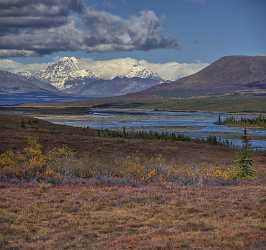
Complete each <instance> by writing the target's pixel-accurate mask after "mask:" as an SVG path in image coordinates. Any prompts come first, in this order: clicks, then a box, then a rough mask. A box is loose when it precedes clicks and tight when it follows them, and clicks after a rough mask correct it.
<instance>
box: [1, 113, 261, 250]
mask: <svg viewBox="0 0 266 250" xmlns="http://www.w3.org/2000/svg"><path fill="white" fill-rule="evenodd" d="M105 132H106V131H105ZM105 132H104V133H105ZM120 133H127V131H122V132H120ZM118 135H119V134H118ZM131 136H132V134H127V135H126V136H117V135H116V136H114V135H109V134H108V135H106V134H104V135H102V134H99V132H97V131H95V130H91V129H83V128H71V127H67V126H59V125H53V124H50V123H48V122H45V121H41V120H37V119H32V118H30V117H20V116H0V176H1V177H0V192H1V195H0V249H103V250H104V249H108V250H113V249H114V250H119V249H241V250H242V249H263V248H264V246H265V242H266V237H265V230H266V220H265V218H266V214H265V211H266V200H265V197H266V188H265V183H266V166H265V162H266V155H265V153H258V152H255V153H253V154H252V155H250V152H249V149H248V147H247V148H244V149H243V150H242V151H241V152H239V151H235V150H232V149H230V148H226V147H224V146H221V145H213V144H209V143H201V142H195V141H189V140H181V139H180V140H171V139H170V138H169V139H166V140H164V139H159V140H158V139H155V138H150V137H147V138H143V135H142V136H139V137H138V138H130V137H131ZM145 136H146V135H145ZM145 136H144V137H145ZM150 136H151V135H150ZM152 136H154V135H152ZM36 138H38V139H36ZM243 139H245V138H243ZM255 168H256V172H254V171H253V170H255ZM250 170H252V171H251V172H250ZM240 173H241V175H240ZM243 173H245V175H242V174H243ZM58 184H59V185H58Z"/></svg>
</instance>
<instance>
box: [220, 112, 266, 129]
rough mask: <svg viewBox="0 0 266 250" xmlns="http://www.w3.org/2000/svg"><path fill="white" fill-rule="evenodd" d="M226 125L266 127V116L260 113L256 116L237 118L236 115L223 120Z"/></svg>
mask: <svg viewBox="0 0 266 250" xmlns="http://www.w3.org/2000/svg"><path fill="white" fill-rule="evenodd" d="M223 124H224V125H229V126H237V127H259V128H266V116H263V115H259V116H258V117H256V118H243V117H242V118H240V119H239V118H236V117H234V116H231V117H228V118H226V119H225V120H223Z"/></svg>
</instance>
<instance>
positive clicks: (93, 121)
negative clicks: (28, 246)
mask: <svg viewBox="0 0 266 250" xmlns="http://www.w3.org/2000/svg"><path fill="white" fill-rule="evenodd" d="M232 115H234V116H238V117H249V118H251V117H255V116H256V115H254V114H229V113H215V112H167V111H150V110H137V111H136V110H134V111H132V110H124V109H123V110H120V109H92V110H88V112H87V113H86V114H83V115H45V116H44V115H43V116H38V117H37V118H40V119H44V120H47V121H50V122H52V123H55V124H64V125H69V126H76V127H89V128H94V129H115V130H117V129H122V128H126V129H128V130H145V131H157V132H174V133H177V134H183V135H186V136H189V137H192V138H207V137H208V136H217V137H218V138H219V139H220V140H221V141H223V140H227V141H228V142H230V143H232V145H234V146H236V147H240V146H241V145H242V141H241V136H242V135H243V129H241V128H237V127H228V126H224V125H217V124H216V122H217V120H218V118H219V116H221V118H222V119H224V118H226V117H229V116H232ZM248 135H249V136H250V138H251V139H250V144H251V146H252V148H253V149H254V150H266V129H259V128H250V129H248Z"/></svg>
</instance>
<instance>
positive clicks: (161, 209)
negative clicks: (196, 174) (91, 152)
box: [0, 185, 266, 249]
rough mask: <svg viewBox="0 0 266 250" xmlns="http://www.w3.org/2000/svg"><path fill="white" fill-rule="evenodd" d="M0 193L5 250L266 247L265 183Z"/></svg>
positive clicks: (7, 189)
mask: <svg viewBox="0 0 266 250" xmlns="http://www.w3.org/2000/svg"><path fill="white" fill-rule="evenodd" d="M1 193H2V194H1V196H0V201H1V202H0V206H1V210H0V218H1V221H2V223H1V231H0V235H1V236H0V239H1V241H0V242H1V243H2V249H36V248H38V249H263V248H264V246H265V240H266V238H265V209H266V207H265V205H266V204H265V203H260V200H261V199H263V197H265V194H266V189H265V186H264V187H263V186H262V187H253V186H241V187H227V188H215V189H214V190H213V188H197V189H195V188H181V187H173V186H167V185H166V186H156V185H155V186H153V185H149V186H145V187H130V186H126V187H119V186H113V187H107V186H98V187H97V186H63V187H47V188H46V189H45V190H43V188H40V187H30V186H28V187H27V186H25V187H12V186H11V187H5V188H4V189H2V190H1ZM1 243H0V244H1Z"/></svg>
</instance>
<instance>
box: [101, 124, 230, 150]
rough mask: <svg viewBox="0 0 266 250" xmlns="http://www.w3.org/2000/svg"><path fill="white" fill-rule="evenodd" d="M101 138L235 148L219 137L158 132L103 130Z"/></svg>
mask: <svg viewBox="0 0 266 250" xmlns="http://www.w3.org/2000/svg"><path fill="white" fill-rule="evenodd" d="M97 135H98V136H99V137H120V138H128V139H148V140H153V139H155V140H164V141H183V142H191V141H193V142H200V143H208V144H212V145H223V146H226V147H231V148H233V144H232V142H231V141H229V140H223V139H221V138H220V137H217V136H208V137H207V138H192V137H189V136H186V135H183V134H177V133H174V132H157V131H144V130H137V131H132V130H126V129H125V128H123V129H122V130H110V129H103V130H97Z"/></svg>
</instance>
